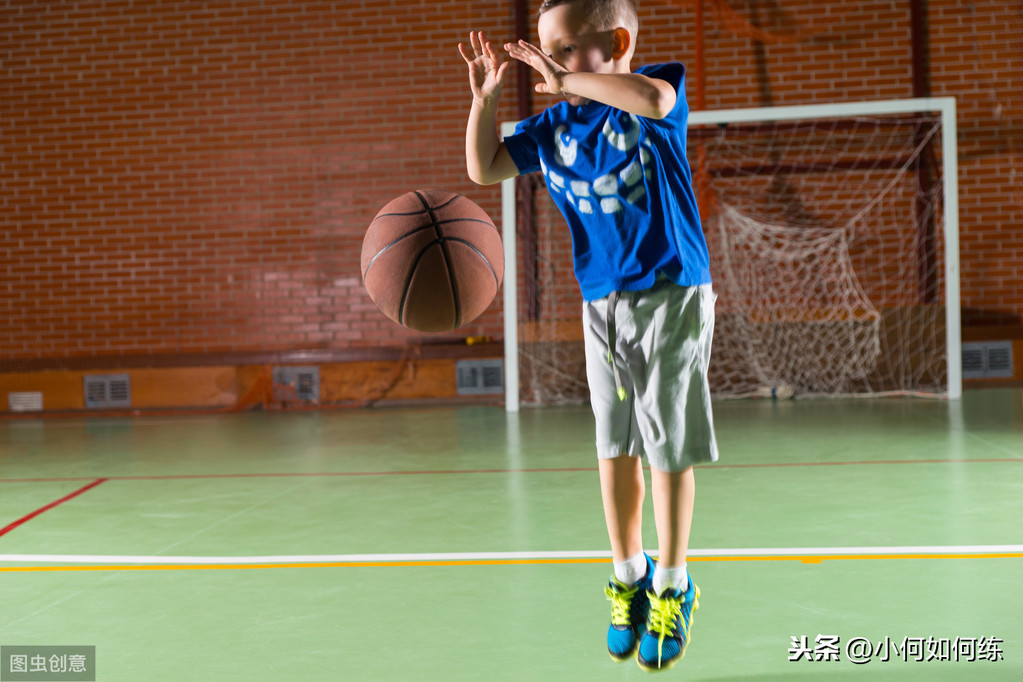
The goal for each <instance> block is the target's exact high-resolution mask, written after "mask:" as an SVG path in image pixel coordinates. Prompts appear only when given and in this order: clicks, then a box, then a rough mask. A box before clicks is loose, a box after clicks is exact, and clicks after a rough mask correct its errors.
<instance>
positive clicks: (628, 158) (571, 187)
mask: <svg viewBox="0 0 1023 682" xmlns="http://www.w3.org/2000/svg"><path fill="white" fill-rule="evenodd" d="M636 73H641V74H643V75H645V76H649V77H650V78H659V79H661V80H664V81H667V82H668V83H670V84H671V86H672V87H673V88H675V92H676V93H677V98H676V100H675V107H674V108H673V109H672V111H671V113H669V114H668V116H667V117H665V118H664V119H662V120H657V119H652V118H643V117H640V116H636V115H634V114H630V113H627V112H625V111H622V110H620V109H615V108H613V107H610V106H608V105H606V104H602V103H599V102H591V103H590V104H586V105H584V106H581V107H575V106H572V105H571V104H569V103H568V102H559V103H558V104H555V105H554V106H552V107H551V108H549V109H547V110H546V111H544V112H543V113H541V114H538V115H536V116H533V117H531V118H529V119H527V120H525V121H523V122H521V123H520V124H519V125H518V126H517V127H516V129H515V134H514V135H512V136H510V137H507V138H505V140H504V144H505V147H506V148H507V150H508V153H509V154H510V155H511V158H512V160H514V161H515V165H516V166H517V167H518V169H519V172H520V173H530V172H533V171H537V170H539V171H542V172H543V176H544V179H545V180H546V182H547V188H548V190H550V193H551V197H552V198H553V199H554V203H555V204H556V205H557V206H558V208H559V209H560V210H561V212H562V214H563V215H564V216H565V219H566V220H567V221H568V226H569V229H570V230H571V233H572V253H573V258H574V262H575V275H576V279H577V280H579V287H580V289H581V290H582V294H583V298H584V299H585V300H587V301H593V300H596V299H599V298H603V297H604V296H607V295H608V294H610V293H611V292H612V291H637V290H640V289H647V288H649V287H651V286H653V284H654V281H655V280H656V278H657V275H658V273H663V274H664V275H665V276H667V277H668V278H669V279H670V280H672V281H673V282H675V283H676V284H680V285H682V286H695V285H699V284H707V283H709V282H710V281H711V279H710V259H709V257H708V255H707V242H706V240H705V239H704V236H703V230H702V228H701V226H700V214H699V211H698V210H697V207H696V197H695V195H694V193H693V187H692V171H691V170H690V168H689V162H688V161H687V160H686V123H687V120H688V118H689V105H688V104H687V103H686V98H685V90H684V84H685V67H684V66H682V64H679V63H669V64H657V65H651V66H644V67H641V68H640V69H638V70H637V71H636Z"/></svg>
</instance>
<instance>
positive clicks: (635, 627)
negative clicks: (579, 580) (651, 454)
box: [597, 455, 654, 661]
mask: <svg viewBox="0 0 1023 682" xmlns="http://www.w3.org/2000/svg"><path fill="white" fill-rule="evenodd" d="M597 461H598V468H599V471H600V492H601V496H602V497H603V500H604V519H605V521H606V522H607V534H608V537H609V538H610V540H611V555H612V558H613V560H614V575H613V576H612V577H611V580H610V582H609V583H608V585H607V586H606V587H605V588H604V594H605V595H606V596H607V598H608V600H609V601H610V602H611V624H610V625H609V626H608V629H607V651H608V653H609V654H610V655H611V659H612V660H615V661H624V660H626V659H628V658H632V657H633V655H634V654H635V652H636V647H637V646H638V644H639V638H640V637H642V636H643V634H644V632H645V627H646V621H647V618H648V616H649V610H650V598H649V594H648V590H649V589H650V588H651V586H652V585H653V583H652V582H651V581H652V579H653V573H654V563H653V561H652V560H651V559H650V557H649V556H648V555H647V554H645V553H644V552H643V538H642V533H643V498H644V496H645V494H646V483H645V481H644V478H643V461H642V459H640V458H639V457H629V456H627V455H623V456H621V457H614V458H611V459H598V460H597Z"/></svg>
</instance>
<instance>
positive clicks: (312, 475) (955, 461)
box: [0, 457, 1023, 483]
mask: <svg viewBox="0 0 1023 682" xmlns="http://www.w3.org/2000/svg"><path fill="white" fill-rule="evenodd" d="M1007 462H1011V463H1014V464H1023V458H1014V457H1002V458H982V459H880V460H873V461H871V460H855V461H843V462H775V463H771V462H764V463H757V462H754V463H746V464H717V463H715V464H698V465H697V466H696V468H697V469H700V470H701V471H713V470H715V469H775V468H791V467H834V466H869V465H898V464H979V463H1007ZM591 471H597V467H557V468H541V467H537V468H531V469H433V470H431V469H423V470H412V471H319V472H288V471H284V472H263V473H235V474H164V475H160V474H155V475H150V476H107V477H106V478H103V479H101V482H102V481H164V480H187V479H204V478H211V479H212V478H329V477H342V478H344V477H357V476H427V475H448V476H450V475H455V474H548V473H565V472H569V473H581V472H591ZM91 480H93V478H92V477H89V476H70V477H54V478H0V483H58V482H64V481H91Z"/></svg>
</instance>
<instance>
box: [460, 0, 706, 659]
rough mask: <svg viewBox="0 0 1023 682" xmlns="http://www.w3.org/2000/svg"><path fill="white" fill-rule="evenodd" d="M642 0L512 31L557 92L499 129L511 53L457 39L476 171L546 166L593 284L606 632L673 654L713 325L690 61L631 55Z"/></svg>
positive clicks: (545, 12)
mask: <svg viewBox="0 0 1023 682" xmlns="http://www.w3.org/2000/svg"><path fill="white" fill-rule="evenodd" d="M637 29H638V19H637V16H636V9H635V6H634V5H633V3H632V0H545V1H544V2H543V5H542V6H541V8H540V12H539V19H538V25H537V33H538V35H539V39H540V47H539V48H538V47H536V46H534V45H532V44H530V43H528V42H526V41H519V42H518V43H511V44H507V45H505V46H504V47H505V50H506V51H507V53H508V54H509V55H510V56H511V57H512V58H513V59H517V60H519V61H521V62H524V63H526V64H528V65H529V66H531V67H532V68H533V69H535V70H536V71H537V72H538V73H539V74H540V76H542V78H543V82H542V83H539V84H538V85H537V86H536V90H537V92H541V93H547V94H551V95H561V96H562V97H563V98H564V101H561V102H558V103H557V104H555V105H554V106H552V107H550V108H549V109H547V110H546V111H544V112H543V113H541V114H539V115H537V116H534V117H532V118H530V119H528V120H526V121H523V122H522V123H520V124H519V125H518V127H517V129H516V131H515V134H514V135H512V136H511V137H509V138H506V139H505V140H504V141H503V142H502V141H501V140H500V139H499V137H498V134H497V118H496V116H497V106H498V98H499V95H500V92H501V88H502V86H503V85H504V81H505V75H506V69H507V66H508V63H507V62H502V60H501V58H500V56H499V55H498V53H497V51H496V50H495V49H494V47H493V46H492V45H491V44H490V42H489V41H488V40H487V38H486V36H485V35H484V34H483V33H482V32H479V33H477V32H473V33H470V35H469V45H468V46H466V45H464V44H459V46H458V48H459V52H460V53H461V55H462V57H463V58H464V59H465V61H466V63H467V64H468V67H469V83H470V86H471V88H472V95H473V102H472V108H471V110H470V113H469V121H468V125H467V128H466V140H465V152H466V165H467V169H468V173H469V177H470V178H471V179H472V180H473V181H474V182H476V183H479V184H484V185H487V184H493V183H496V182H500V181H502V180H505V179H507V178H510V177H514V176H515V175H518V174H520V173H529V172H533V171H537V170H539V171H541V172H542V173H543V176H544V179H545V181H546V184H547V187H548V189H549V191H550V194H551V197H552V199H553V200H554V203H555V204H556V205H557V206H558V208H559V209H560V210H561V212H562V214H563V215H564V216H565V220H566V221H567V222H568V226H569V229H570V231H571V234H572V248H573V258H574V267H575V274H576V278H577V279H578V281H579V286H580V289H581V291H582V295H583V299H584V304H583V325H584V339H585V348H586V375H587V380H588V383H589V388H590V403H591V405H592V408H593V414H594V418H595V422H596V444H597V455H598V464H599V471H600V486H601V494H602V499H603V503H604V517H605V521H606V523H607V530H608V535H609V537H610V541H611V553H612V558H613V562H614V576H613V577H612V578H611V580H610V583H609V584H608V586H607V587H606V588H605V593H606V595H607V597H608V598H609V599H610V601H611V624H610V626H609V627H608V631H607V647H608V651H609V653H610V655H611V658H612V659H614V660H616V661H622V660H626V659H628V658H631V657H632V656H633V655H636V657H637V661H638V663H639V665H640V667H642V668H644V669H646V670H665V669H667V668H670V667H671V666H673V665H674V664H675V663H677V662H678V661H679V660H680V659H681V658H682V656H683V655H684V654H685V650H686V646H687V645H688V644H689V640H690V631H689V627H690V623H691V622H692V617H693V611H694V610H695V609H697V608H698V607H699V602H698V598H699V596H700V591H699V588H697V587H696V585H695V584H694V583H693V582H692V580H690V578H689V574H688V572H687V570H686V552H687V549H688V545H689V530H690V526H691V524H692V518H693V501H694V495H695V490H696V487H695V479H694V477H693V464H695V463H698V462H711V461H715V460H716V459H717V444H716V441H715V437H714V425H713V417H712V414H711V403H710V390H709V387H708V384H707V365H708V362H709V359H710V349H711V337H712V335H713V328H714V300H715V296H714V294H713V292H712V290H711V286H710V281H711V279H710V270H709V258H708V254H707V244H706V241H705V239H704V236H703V232H702V228H701V226H700V218H699V213H698V211H697V207H696V199H695V196H694V193H693V190H692V177H691V170H690V167H689V163H688V161H687V160H686V121H687V118H688V115H689V107H688V105H687V103H686V99H685V92H684V76H685V68H684V67H683V66H682V65H681V64H679V63H669V64H659V65H652V66H643V67H640V68H639V69H638V70H637V71H636V72H633V71H632V69H631V60H632V56H633V54H634V52H635V41H636V34H637ZM643 457H646V459H647V461H648V462H649V465H650V485H651V492H652V496H653V507H654V520H655V522H656V526H657V545H658V561H657V565H656V566H655V565H654V563H653V561H652V560H651V558H650V557H649V556H648V555H647V554H646V553H645V552H644V550H643V540H642V510H643V498H644V495H645V492H646V490H645V481H644V476H643V468H642V458H643Z"/></svg>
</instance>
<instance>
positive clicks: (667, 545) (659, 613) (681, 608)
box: [637, 466, 700, 670]
mask: <svg viewBox="0 0 1023 682" xmlns="http://www.w3.org/2000/svg"><path fill="white" fill-rule="evenodd" d="M650 488H651V493H652V495H653V503H654V517H655V519H656V522H657V542H658V545H659V558H658V562H657V568H656V569H655V573H654V580H653V585H654V586H653V589H652V590H651V592H650V594H649V599H650V612H649V621H648V623H647V632H646V633H645V634H644V636H643V638H642V640H641V641H640V643H639V652H638V655H637V659H638V661H639V665H640V667H641V668H644V669H646V670H665V669H667V668H670V667H672V666H673V665H675V664H676V663H677V662H678V661H679V660H681V659H682V657H683V656H684V655H685V651H686V647H687V646H689V640H690V636H689V624H690V623H691V622H692V617H693V611H695V610H696V609H697V608H699V606H700V602H699V597H700V590H699V588H698V587H696V585H695V584H693V582H692V581H691V580H690V579H689V574H688V572H687V570H686V567H685V566H686V553H687V551H688V549H689V531H690V528H691V527H692V522H693V503H694V501H695V498H696V478H695V476H694V474H693V467H691V466H690V467H687V468H686V469H685V470H683V471H679V472H667V471H658V470H656V469H651V472H650Z"/></svg>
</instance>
